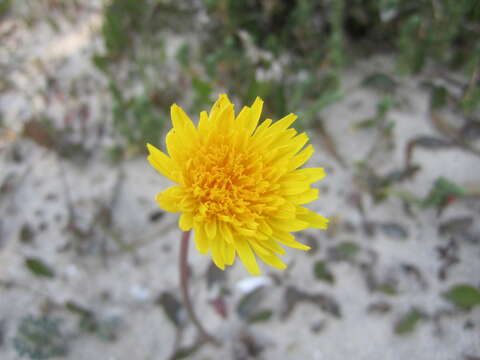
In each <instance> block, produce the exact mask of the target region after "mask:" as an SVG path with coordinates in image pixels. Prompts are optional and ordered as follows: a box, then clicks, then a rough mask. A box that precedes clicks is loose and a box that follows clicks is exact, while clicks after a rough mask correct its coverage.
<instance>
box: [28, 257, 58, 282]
mask: <svg viewBox="0 0 480 360" xmlns="http://www.w3.org/2000/svg"><path fill="white" fill-rule="evenodd" d="M25 266H26V267H27V268H28V270H30V271H31V272H32V274H33V275H35V276H38V277H47V278H53V277H55V272H54V271H53V269H52V268H51V267H50V266H48V265H46V264H45V263H44V262H43V261H42V260H40V259H38V258H33V257H31V258H27V259H25Z"/></svg>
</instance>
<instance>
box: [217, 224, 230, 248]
mask: <svg viewBox="0 0 480 360" xmlns="http://www.w3.org/2000/svg"><path fill="white" fill-rule="evenodd" d="M218 228H219V230H220V236H221V237H222V240H224V241H226V242H227V243H229V244H231V243H233V235H232V230H231V229H230V225H228V224H227V223H225V222H223V221H222V222H219V223H218Z"/></svg>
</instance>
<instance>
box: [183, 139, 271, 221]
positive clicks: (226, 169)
mask: <svg viewBox="0 0 480 360" xmlns="http://www.w3.org/2000/svg"><path fill="white" fill-rule="evenodd" d="M268 170H269V168H268V167H266V166H265V163H264V158H263V156H262V155H261V154H259V153H257V152H249V153H248V152H246V151H244V150H239V149H238V148H236V147H235V145H234V144H233V143H232V141H225V143H223V144H208V145H205V146H203V147H202V148H201V150H200V151H199V152H198V153H196V154H194V155H193V157H192V160H191V161H190V162H189V163H188V164H187V168H186V173H185V177H186V181H187V183H186V185H187V186H186V187H187V188H188V189H190V197H191V199H192V200H194V201H195V202H196V203H197V204H198V205H197V212H196V214H194V216H196V217H197V218H198V219H199V220H205V219H207V220H213V219H218V220H221V221H224V222H228V223H231V224H233V225H237V226H240V225H242V224H243V225H245V226H247V225H246V224H247V223H248V224H249V226H248V227H249V228H256V223H257V221H258V220H259V219H261V218H263V217H264V215H265V214H264V213H265V211H268V210H269V209H270V210H273V209H274V208H272V206H271V205H272V204H271V200H272V199H271V198H272V195H274V194H275V190H276V189H278V185H276V186H272V185H271V183H270V181H268ZM277 203H278V201H277ZM275 208H276V206H275Z"/></svg>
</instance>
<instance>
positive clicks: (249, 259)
mask: <svg viewBox="0 0 480 360" xmlns="http://www.w3.org/2000/svg"><path fill="white" fill-rule="evenodd" d="M234 246H235V250H236V252H237V253H238V256H239V257H240V260H241V261H242V263H243V264H244V265H245V267H246V268H247V270H248V272H249V273H250V274H252V275H259V274H260V268H259V267H258V264H257V260H256V259H255V255H254V254H253V251H252V249H251V248H250V245H249V244H248V241H247V240H246V239H245V238H237V239H235V243H234Z"/></svg>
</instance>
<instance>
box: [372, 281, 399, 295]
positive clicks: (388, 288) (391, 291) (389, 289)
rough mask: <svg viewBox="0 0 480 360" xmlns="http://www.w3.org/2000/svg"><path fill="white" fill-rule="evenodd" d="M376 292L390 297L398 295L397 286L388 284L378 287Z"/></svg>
mask: <svg viewBox="0 0 480 360" xmlns="http://www.w3.org/2000/svg"><path fill="white" fill-rule="evenodd" d="M376 290H377V291H380V292H382V293H384V294H385V295H390V296H394V295H397V294H398V292H397V289H396V288H395V286H393V285H392V284H388V283H386V284H381V285H378V286H377V287H376Z"/></svg>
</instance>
